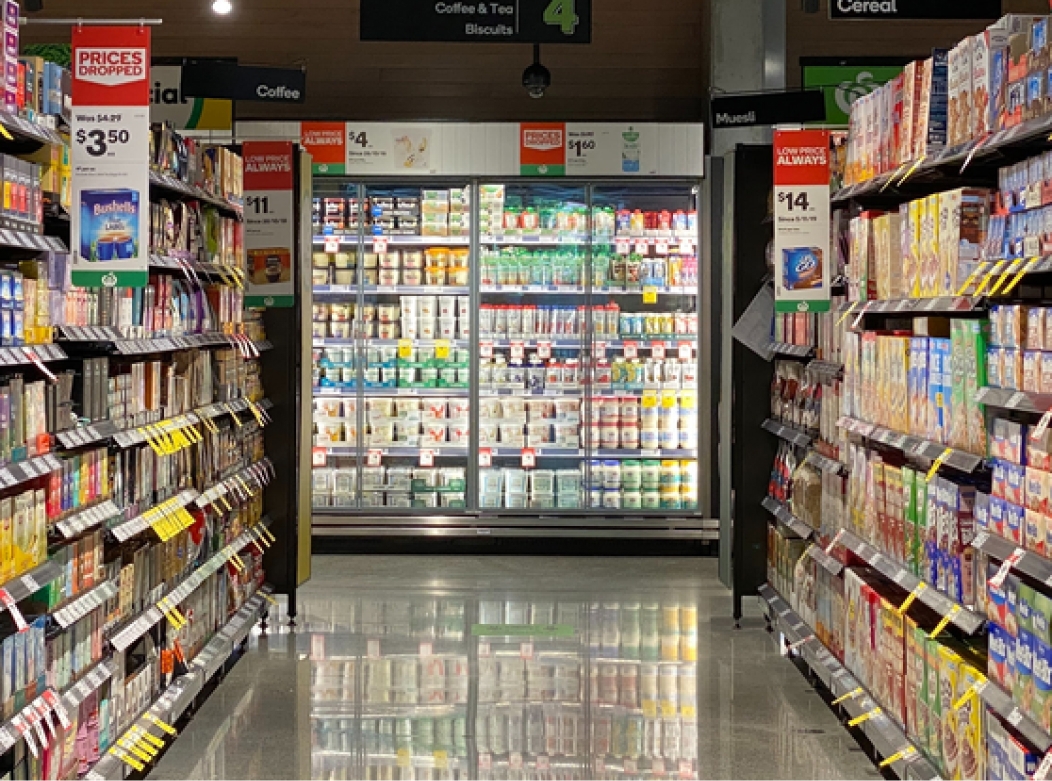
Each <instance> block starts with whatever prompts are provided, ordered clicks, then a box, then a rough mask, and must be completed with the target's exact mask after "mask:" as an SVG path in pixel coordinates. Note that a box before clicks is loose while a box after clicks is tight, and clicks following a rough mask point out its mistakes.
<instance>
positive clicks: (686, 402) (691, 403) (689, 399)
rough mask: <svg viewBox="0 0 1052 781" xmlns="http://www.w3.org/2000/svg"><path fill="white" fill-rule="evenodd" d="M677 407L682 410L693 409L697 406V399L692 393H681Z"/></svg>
mask: <svg viewBox="0 0 1052 781" xmlns="http://www.w3.org/2000/svg"><path fill="white" fill-rule="evenodd" d="M679 406H680V407H682V408H683V409H694V407H696V406H697V399H696V398H695V396H694V391H683V392H682V393H680V395H679Z"/></svg>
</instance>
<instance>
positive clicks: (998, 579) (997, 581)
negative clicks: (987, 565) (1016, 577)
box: [990, 548, 1026, 589]
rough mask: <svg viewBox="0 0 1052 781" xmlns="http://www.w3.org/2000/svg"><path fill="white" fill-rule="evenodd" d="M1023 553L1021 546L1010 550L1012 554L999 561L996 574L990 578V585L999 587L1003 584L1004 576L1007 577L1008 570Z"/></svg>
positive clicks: (1017, 561) (1024, 553)
mask: <svg viewBox="0 0 1052 781" xmlns="http://www.w3.org/2000/svg"><path fill="white" fill-rule="evenodd" d="M1025 555H1026V551H1025V550H1023V549H1022V548H1016V549H1015V551H1013V552H1012V555H1010V556H1009V557H1008V558H1007V559H1005V560H1004V561H1003V562H1002V563H1001V568H1000V569H999V570H997V574H996V575H994V576H993V577H992V578H990V585H991V586H993V587H994V588H995V589H1000V588H1001V587H1002V586H1003V585H1004V582H1005V578H1007V577H1008V571H1009V570H1010V569H1012V567H1014V566H1015V565H1016V564H1018V563H1019V561H1020V559H1022V558H1023V556H1025Z"/></svg>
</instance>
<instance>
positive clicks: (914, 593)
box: [898, 573, 928, 616]
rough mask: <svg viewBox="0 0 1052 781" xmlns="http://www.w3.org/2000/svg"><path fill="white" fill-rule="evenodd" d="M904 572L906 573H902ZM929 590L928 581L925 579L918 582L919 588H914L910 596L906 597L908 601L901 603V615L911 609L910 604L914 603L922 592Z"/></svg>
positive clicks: (899, 609) (899, 611) (899, 610)
mask: <svg viewBox="0 0 1052 781" xmlns="http://www.w3.org/2000/svg"><path fill="white" fill-rule="evenodd" d="M902 574H905V573H902ZM927 590H928V584H927V583H925V582H923V581H921V582H920V583H918V584H917V588H915V589H913V591H911V592H910V595H909V596H908V597H906V601H905V602H903V603H902V604H901V605H899V608H898V613H899V615H900V616H901V615H902V614H903V613H905V612H906V611H907V610H909V609H910V605H912V604H913V601H914V600H915V599H916V598H917V597H919V596H920V595H921V594H923V593H924V592H925V591H927Z"/></svg>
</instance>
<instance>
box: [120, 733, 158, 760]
mask: <svg viewBox="0 0 1052 781" xmlns="http://www.w3.org/2000/svg"><path fill="white" fill-rule="evenodd" d="M117 744H118V745H119V746H121V748H123V749H124V750H125V751H130V752H131V753H132V754H134V755H135V756H137V757H138V758H139V759H141V760H142V761H143V762H147V763H148V762H150V761H152V758H151V757H150V755H149V754H147V753H146V752H145V751H143V750H142V749H141V748H139V747H138V746H136V745H135V744H134V743H132V742H131V740H130V739H128V738H121V739H120V740H118V741H117Z"/></svg>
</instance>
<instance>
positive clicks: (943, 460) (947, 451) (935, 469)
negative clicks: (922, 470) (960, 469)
mask: <svg viewBox="0 0 1052 781" xmlns="http://www.w3.org/2000/svg"><path fill="white" fill-rule="evenodd" d="M952 455H953V448H950V447H948V448H946V449H945V450H944V451H942V455H940V456H939V457H938V458H936V459H935V463H933V464H932V465H931V469H929V470H928V477H927V482H929V483H930V482H931V481H932V480H934V479H935V475H936V474H937V473H938V471H939V469H940V468H941V467H942V465H943V464H945V463H946V459H947V458H949V457H950V456H952Z"/></svg>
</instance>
